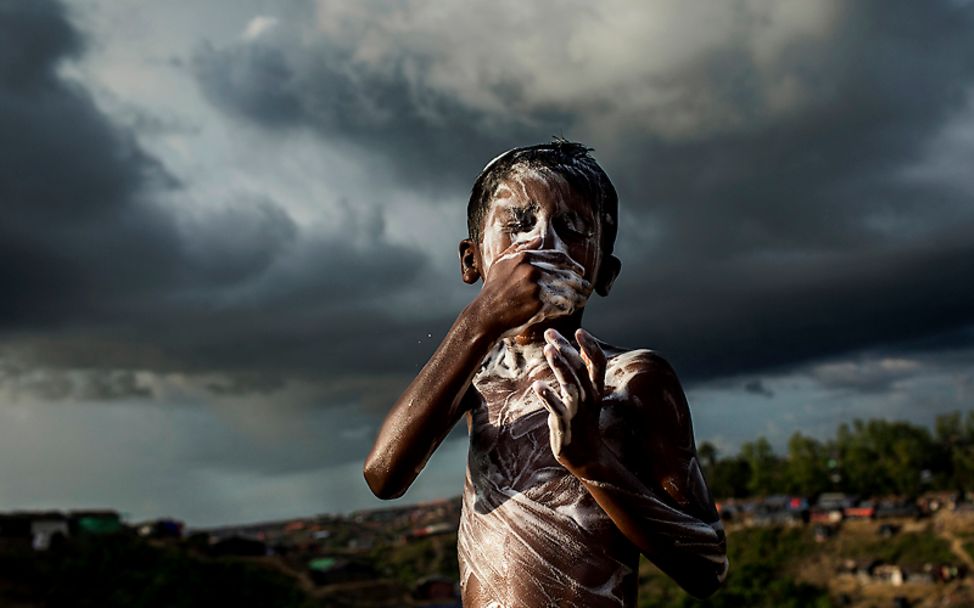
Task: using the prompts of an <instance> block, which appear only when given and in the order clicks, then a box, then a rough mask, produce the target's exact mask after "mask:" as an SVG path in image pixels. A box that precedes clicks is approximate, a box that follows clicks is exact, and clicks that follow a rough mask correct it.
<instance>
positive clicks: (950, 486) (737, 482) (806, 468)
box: [699, 411, 974, 497]
mask: <svg viewBox="0 0 974 608" xmlns="http://www.w3.org/2000/svg"><path fill="white" fill-rule="evenodd" d="M699 453H700V460H701V462H702V464H703V467H704V474H705V475H706V477H707V480H708V482H709V483H710V487H711V490H712V491H713V493H714V495H715V496H720V497H730V496H734V497H746V496H767V495H773V494H798V495H802V496H815V495H817V494H820V493H822V492H830V491H839V492H846V493H850V494H855V495H859V496H882V495H889V494H898V495H904V496H916V495H918V494H920V493H921V492H923V491H925V490H958V491H961V490H974V411H971V412H968V414H967V416H966V417H964V416H962V415H961V414H960V413H959V412H954V413H952V414H946V415H943V416H940V417H938V418H937V421H936V424H935V425H934V430H933V432H931V431H930V430H929V429H927V428H925V427H922V426H918V425H914V424H910V423H908V422H901V421H895V422H894V421H887V420H869V421H868V422H864V421H862V420H855V421H854V422H853V423H852V424H851V425H848V424H842V425H840V426H839V428H838V429H837V431H836V436H835V438H834V439H831V440H828V441H819V440H817V439H814V438H812V437H807V436H805V435H802V434H801V433H797V432H796V433H795V434H794V435H792V436H791V439H790V440H789V442H788V453H787V454H786V455H784V456H779V455H778V454H775V452H774V450H773V449H772V448H771V444H770V443H769V442H768V441H767V439H765V438H763V437H761V438H758V439H757V440H755V441H750V442H747V443H745V444H743V445H742V446H741V449H740V451H739V452H738V454H737V455H736V456H730V457H727V458H718V453H717V450H716V448H715V447H714V446H713V445H712V444H710V443H707V442H704V443H702V444H701V445H700V448H699Z"/></svg>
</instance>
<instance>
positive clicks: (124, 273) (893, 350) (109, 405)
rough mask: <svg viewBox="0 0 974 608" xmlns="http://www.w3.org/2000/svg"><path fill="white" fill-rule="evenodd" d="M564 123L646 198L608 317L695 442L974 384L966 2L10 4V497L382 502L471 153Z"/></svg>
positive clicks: (0, 354)
mask: <svg viewBox="0 0 974 608" xmlns="http://www.w3.org/2000/svg"><path fill="white" fill-rule="evenodd" d="M552 135H559V136H564V137H567V138H569V139H575V140H580V141H582V142H584V143H586V144H588V145H590V146H592V147H594V148H595V156H596V157H597V158H598V160H599V161H600V162H601V164H602V165H603V166H604V167H605V169H606V171H607V172H608V173H609V175H610V176H611V177H612V179H613V181H614V182H615V183H616V185H617V188H618V190H619V192H620V197H621V214H622V218H621V219H622V221H621V231H620V235H619V241H618V244H617V253H618V254H619V256H620V257H621V258H622V260H623V271H622V274H621V276H620V278H619V281H618V282H617V284H616V286H615V289H614V291H613V293H612V295H611V296H610V297H609V298H608V299H605V300H601V299H599V300H597V301H594V302H593V303H591V305H590V310H589V311H588V313H587V317H586V319H587V325H588V326H589V327H590V329H591V330H592V331H593V332H594V333H596V334H597V335H599V336H600V337H602V338H603V339H605V340H607V341H609V342H614V343H618V344H622V345H627V346H644V347H651V348H655V349H657V350H658V351H660V352H661V353H662V354H663V355H664V356H665V357H667V358H668V359H669V360H670V361H671V362H672V363H673V364H674V366H675V367H676V369H677V371H678V373H679V374H680V375H681V377H682V379H683V381H684V384H685V386H686V388H687V391H688V394H689V396H690V400H691V406H692V408H693V415H694V422H695V428H696V434H697V439H698V441H702V440H708V441H712V442H714V443H715V444H716V445H717V446H718V448H719V449H720V450H721V451H722V452H723V453H725V454H730V453H733V452H734V451H735V450H736V449H737V447H738V446H739V445H740V443H741V442H742V441H746V440H749V439H753V438H755V437H756V436H758V435H765V436H766V437H768V438H769V439H770V440H771V441H772V442H773V443H774V444H775V445H776V446H779V447H781V446H783V445H784V443H785V442H786V441H787V437H788V436H789V435H790V434H791V433H792V432H794V431H795V430H802V431H803V432H806V433H809V434H812V435H815V436H819V437H825V436H829V435H831V433H832V432H833V431H834V429H835V426H836V425H837V424H838V423H840V422H842V421H848V420H851V419H853V418H855V417H863V418H868V417H887V418H894V419H906V420H911V421H914V422H919V423H929V422H931V421H932V420H933V418H934V417H935V416H936V415H937V414H938V413H942V412H946V411H952V410H956V409H961V410H967V409H970V408H971V407H974V281H972V280H971V277H972V276H974V238H972V235H974V172H971V171H970V170H969V167H970V165H971V158H974V5H972V4H971V3H969V2H960V1H953V2H949V1H944V2H923V3H917V2H905V1H904V2H880V1H874V2H867V1H863V2H855V3H852V2H838V1H834V2H830V1H827V0H823V1H821V2H806V1H804V0H784V1H771V0H767V1H765V0H738V1H733V2H722V3H712V2H661V1H660V2H638V3H637V2H621V1H615V0H614V1H606V2H598V3H593V2H558V3H549V4H547V6H545V5H543V4H542V3H531V4H529V5H525V4H524V3H522V2H515V1H514V0H502V1H495V2H491V3H479V4H464V3H427V2H419V1H414V0H399V1H396V2H376V1H370V0H366V1H355V2H352V1H348V2H345V1H337V0H336V1H331V0H319V1H317V2H316V1H314V0H261V1H258V0H208V1H207V2H198V1H195V0H194V1H190V0H173V1H170V2H148V1H144V0H143V1H137V0H77V1H64V2H55V1H53V0H31V1H26V0H0V205H2V207H0V209H2V219H0V293H2V297H0V510H8V509H14V508H35V507H60V508H70V507H95V506H106V507H113V508H117V509H119V510H121V511H123V512H124V513H126V514H128V516H129V517H130V518H132V519H138V518H142V517H150V516H162V515H171V516H176V517H181V518H184V519H186V520H187V521H188V522H189V523H190V524H195V525H207V524H216V523H228V522H242V521H253V520H260V519H268V518H284V517H290V516H296V515H308V514H314V513H320V512H339V511H348V510H352V509H359V508H370V507H374V506H378V505H379V504H380V503H379V501H377V500H376V499H374V498H372V497H371V495H370V494H369V492H368V489H367V487H366V486H365V484H364V482H363V481H362V477H361V472H360V469H361V461H362V459H363V458H364V455H365V454H366V453H367V451H368V448H369V446H370V444H371V440H372V438H373V437H374V434H375V432H376V430H377V428H378V424H379V422H380V420H381V418H382V416H383V414H384V412H385V411H386V409H387V408H388V407H389V406H390V404H391V403H392V401H393V400H394V399H395V397H396V396H397V395H398V393H399V392H400V391H401V390H402V389H403V388H404V387H405V385H406V384H407V383H408V381H409V379H410V378H411V376H412V374H414V373H415V372H416V371H417V370H418V369H419V367H420V366H421V365H422V364H423V363H424V361H425V359H426V357H428V355H429V354H430V353H431V352H432V350H433V348H435V346H436V344H437V343H438V341H439V340H440V339H441V338H442V336H443V334H444V332H445V331H446V329H447V328H448V327H449V325H450V323H451V322H452V320H453V319H454V318H455V316H456V314H457V313H458V312H459V310H460V309H461V308H462V307H463V306H464V305H465V304H466V303H467V302H468V301H470V299H471V298H472V297H473V296H474V295H475V293H476V289H477V287H471V286H467V285H464V284H463V283H462V282H461V281H460V277H459V271H458V264H457V260H456V244H457V242H458V241H459V240H460V239H461V238H463V237H464V236H465V235H464V230H465V217H464V212H465V202H466V197H467V194H468V192H469V188H470V186H471V184H472V181H473V179H474V177H475V176H476V175H477V173H478V172H479V170H480V169H481V167H482V166H483V165H484V164H485V163H486V162H487V161H488V160H489V159H490V158H492V157H493V156H495V155H496V154H498V153H499V152H501V151H503V150H505V149H507V148H510V147H512V146H515V145H526V144H531V143H538V142H543V141H548V140H549V139H550V138H551V136H552ZM465 454H466V446H465V437H464V432H463V429H458V431H457V432H456V433H454V435H453V436H451V437H450V438H449V439H448V440H447V442H446V443H445V444H444V445H443V446H442V447H441V449H440V451H439V453H438V454H437V455H436V456H435V457H434V459H433V461H432V462H431V463H430V465H429V466H428V467H427V470H426V471H425V472H424V473H423V475H422V476H421V477H420V479H419V481H418V482H417V484H416V485H415V486H414V487H413V488H412V489H411V490H410V492H409V493H408V494H407V495H406V497H405V498H404V499H402V500H404V501H409V502H413V501H419V500H424V499H429V498H434V497H439V496H449V495H454V494H457V493H459V491H460V489H461V485H462V478H463V469H464V459H465Z"/></svg>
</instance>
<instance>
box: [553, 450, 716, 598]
mask: <svg viewBox="0 0 974 608" xmlns="http://www.w3.org/2000/svg"><path fill="white" fill-rule="evenodd" d="M572 473H573V474H574V475H575V476H576V477H578V478H579V479H580V480H581V481H582V483H583V484H584V485H585V487H586V489H587V490H588V492H589V493H590V494H591V495H592V497H593V498H594V499H595V501H596V502H598V503H599V506H601V507H602V509H603V511H605V512H606V514H607V515H608V516H609V517H610V518H611V519H612V521H613V522H614V523H615V524H616V527H618V528H619V530H620V531H621V532H622V533H623V534H624V535H625V536H626V537H627V538H628V539H629V540H630V542H632V543H633V544H634V545H635V546H636V547H637V548H638V549H639V550H640V552H642V553H643V554H644V555H646V557H648V558H650V559H651V560H652V561H653V562H654V563H656V564H657V565H659V566H660V567H661V568H662V569H663V570H664V571H666V572H667V574H669V575H670V576H672V577H673V578H674V580H676V581H677V582H678V583H679V584H680V585H681V586H682V587H684V589H686V590H687V591H688V592H689V593H691V594H692V595H695V596H697V597H705V596H707V595H710V594H711V593H713V591H714V590H715V589H716V588H717V587H718V586H719V585H720V583H721V582H723V579H724V576H726V573H727V557H726V541H725V537H724V529H723V525H722V524H721V522H720V519H719V518H718V519H716V520H715V521H712V522H708V521H704V520H703V519H701V518H700V517H697V516H695V515H692V514H691V513H689V512H687V511H685V510H683V509H681V508H678V507H676V506H673V504H671V502H670V501H666V500H664V499H663V498H662V497H661V495H659V494H657V493H656V492H655V491H653V490H652V489H651V488H649V487H647V486H646V484H644V483H643V482H642V481H641V480H640V479H639V478H638V477H637V476H636V475H634V474H633V473H632V472H630V471H629V470H628V469H627V468H625V467H624V466H622V464H621V463H620V462H619V461H618V459H617V458H616V457H615V456H614V455H613V454H612V453H611V452H609V451H607V450H606V451H604V453H603V454H602V455H601V456H600V457H599V458H597V459H595V460H593V461H592V463H591V464H589V465H587V466H585V467H584V468H581V469H577V470H573V471H572ZM708 506H709V507H712V505H694V508H693V511H696V512H706V511H707V510H708V509H707V507H708Z"/></svg>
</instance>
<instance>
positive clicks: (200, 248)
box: [0, 2, 425, 397]
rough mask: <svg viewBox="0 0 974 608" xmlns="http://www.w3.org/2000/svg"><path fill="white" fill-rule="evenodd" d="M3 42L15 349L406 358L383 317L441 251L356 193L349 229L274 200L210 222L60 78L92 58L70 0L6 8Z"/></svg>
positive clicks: (226, 362)
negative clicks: (391, 225) (431, 252)
mask: <svg viewBox="0 0 974 608" xmlns="http://www.w3.org/2000/svg"><path fill="white" fill-rule="evenodd" d="M0 33H2V36H0V38H2V41H3V42H2V43H0V44H2V45H3V49H5V50H6V51H9V52H4V53H3V60H2V61H3V63H2V64H0V200H3V201H4V221H3V222H2V223H0V260H2V263H0V289H2V290H3V293H4V294H5V297H4V298H3V299H2V301H0V332H3V335H4V336H5V340H6V341H7V344H19V345H20V346H21V347H22V348H23V349H24V353H27V354H28V355H29V356H30V357H32V358H33V360H34V362H35V364H36V365H38V366H41V367H44V366H47V367H52V366H54V367H60V368H62V369H90V368H99V367H102V368H105V369H145V368H150V369H158V370H160V371H166V370H172V369H187V370H195V371H199V370H213V369H224V368H226V369H228V371H233V369H232V368H233V367H238V368H240V371H241V372H245V373H247V372H251V371H253V370H260V369H261V367H262V366H263V365H265V364H266V365H268V367H270V368H272V369H277V370H280V369H282V368H286V366H287V365H296V366H301V365H304V366H312V365H314V366H318V367H317V368H318V370H319V372H320V370H321V369H322V368H321V366H327V365H328V364H329V363H334V364H336V368H340V369H348V368H355V367H356V366H357V365H359V364H360V363H362V362H365V367H369V366H371V365H375V366H378V365H382V364H383V363H388V362H389V361H392V360H395V358H396V353H395V352H393V350H392V349H390V348H389V347H388V345H384V344H383V341H382V338H383V337H384V336H387V335H390V334H394V333H395V332H396V331H401V327H402V322H401V321H400V320H398V319H395V318H392V317H390V315H389V314H388V312H387V311H386V310H385V309H386V308H387V303H388V301H390V300H391V299H394V298H395V297H396V295H397V293H398V292H399V291H401V290H403V289H404V288H408V287H410V281H411V279H412V278H413V277H414V276H415V275H416V273H418V272H421V271H422V269H423V268H424V265H425V258H424V257H423V256H422V254H420V253H419V252H418V251H416V250H415V249H412V248H410V247H407V246H404V245H398V244H394V243H391V242H390V241H389V240H388V238H387V237H386V234H385V231H384V224H383V217H382V213H381V212H380V211H376V210H370V209H369V208H367V207H361V208H359V207H356V204H357V202H355V201H352V202H348V203H346V204H345V208H346V211H345V213H344V215H343V216H342V217H339V218H337V221H336V222H335V223H334V224H333V225H329V226H319V227H312V228H306V229H299V228H298V226H297V225H296V224H295V222H294V221H293V219H292V218H291V217H290V216H289V215H288V213H287V212H286V211H285V210H284V209H283V208H282V207H281V206H280V205H278V204H277V203H275V202H274V201H272V200H270V199H267V198H266V197H264V198H260V197H255V196H251V195H240V196H234V198H233V199H232V200H229V201H227V202H226V204H225V205H224V206H223V208H222V210H217V211H205V212H204V211H202V210H201V209H202V208H198V207H197V206H196V205H194V204H193V200H192V193H190V192H187V191H186V190H185V188H184V186H183V184H181V183H180V182H179V181H178V180H177V179H176V178H174V177H173V176H172V175H170V174H169V173H168V172H167V170H166V168H165V167H164V166H163V165H162V164H161V163H160V161H158V160H157V159H156V158H154V157H153V156H152V155H150V154H148V153H147V152H146V151H145V150H144V149H143V148H142V147H141V146H140V145H139V143H138V142H137V141H136V139H135V138H134V136H133V134H132V133H131V132H130V131H128V130H127V129H125V128H122V127H121V126H119V125H117V124H115V123H114V122H113V121H112V120H110V119H109V117H107V116H106V115H105V114H103V113H102V112H101V111H100V110H99V108H98V107H97V106H96V104H95V102H94V100H93V99H92V97H91V95H90V94H89V93H88V92H86V90H85V89H84V88H82V87H81V86H80V85H79V84H78V83H76V82H74V81H69V80H67V79H65V78H64V77H62V76H61V75H60V73H59V72H58V70H57V66H58V65H59V64H60V63H61V62H63V61H71V60H74V59H77V58H78V57H79V56H80V54H81V53H82V51H83V48H84V44H83V41H82V37H81V36H80V34H79V33H78V32H77V30H76V29H75V28H74V26H73V25H72V24H71V22H70V20H69V16H68V14H67V13H66V11H65V9H64V7H63V6H62V5H61V4H59V3H56V2H35V3H30V4H22V3H3V4H0ZM24 53H26V55H25V54H24ZM212 207H213V205H207V206H206V208H208V209H209V208H212ZM319 229H320V230H319ZM370 311H371V312H375V313H376V314H375V316H372V317H371V318H368V317H366V316H364V315H366V314H368V313H369V312H370ZM397 328H399V329H397ZM376 343H377V344H379V345H380V346H378V347H373V346H370V344H376ZM312 361H313V362H314V363H311V362H312ZM51 383H52V384H51V386H52V387H53V386H55V385H56V384H59V383H58V381H57V380H56V378H54V377H53V376H52V377H51ZM60 384H61V385H63V384H64V383H63V382H62V383H60ZM62 388H63V391H62V392H64V393H65V394H73V395H75V396H81V397H83V396H84V395H85V394H87V393H85V390H87V389H83V388H78V387H72V386H67V385H65V386H62ZM102 388H105V389H106V390H107V391H108V392H111V391H110V390H108V388H106V387H102ZM130 388H131V387H130ZM52 390H53V389H52ZM95 392H103V393H105V394H108V392H105V391H103V390H101V389H98V390H96V391H95ZM136 392H137V391H136Z"/></svg>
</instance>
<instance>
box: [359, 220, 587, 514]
mask: <svg viewBox="0 0 974 608" xmlns="http://www.w3.org/2000/svg"><path fill="white" fill-rule="evenodd" d="M540 244H541V239H533V240H531V241H529V242H526V243H521V244H517V246H515V245H512V246H511V247H510V248H508V250H506V251H505V252H504V255H502V256H501V257H500V258H499V259H498V260H497V261H496V263H494V264H493V266H492V267H491V268H490V271H489V275H488V277H487V278H486V279H485V280H484V285H483V288H482V289H481V290H480V292H479V293H478V294H477V297H476V298H474V300H473V301H472V302H471V303H470V304H469V305H468V306H467V307H466V308H464V309H463V311H462V312H461V313H460V315H459V316H458V317H457V320H456V321H455V322H454V323H453V327H451V328H450V331H449V332H448V333H447V335H446V337H445V338H444V339H443V342H441V343H440V345H439V347H437V349H436V352H434V353H433V356H432V357H430V360H429V361H428V362H427V363H426V365H424V366H423V369H422V370H420V372H419V374H418V375H417V376H416V378H415V379H414V380H413V381H412V383H410V385H409V386H408V387H407V388H406V390H405V392H403V394H402V395H401V396H400V397H399V399H398V400H397V401H396V403H395V405H394V406H393V407H392V410H391V411H390V412H389V414H388V415H387V416H386V419H385V421H384V422H383V423H382V428H381V429H380V430H379V436H378V437H377V438H376V440H375V445H373V446H372V452H371V453H370V454H369V456H368V458H367V459H366V461H365V469H364V473H365V479H366V481H367V482H368V484H369V488H371V489H372V492H373V493H374V494H375V495H376V496H378V497H379V498H397V497H399V496H402V495H403V493H404V492H405V491H406V490H407V489H408V488H409V486H410V484H412V482H413V480H414V479H416V476H417V475H419V472H420V471H422V470H423V467H424V466H425V465H426V461H427V460H429V457H430V456H431V455H432V454H433V452H434V451H435V450H436V448H437V447H438V446H439V445H440V442H442V441H443V439H444V438H445V437H446V435H447V434H448V433H449V432H450V430H451V429H452V428H453V427H454V426H455V425H456V423H457V422H458V421H459V420H460V417H461V416H462V415H463V413H464V412H465V411H466V410H467V409H469V408H470V407H471V406H472V405H474V404H475V403H476V399H477V395H476V394H475V393H474V391H473V389H471V388H470V383H471V380H472V379H473V377H474V375H475V374H476V373H477V370H478V369H479V367H480V364H481V363H482V362H483V360H484V357H486V356H487V354H488V353H489V352H490V350H491V348H492V347H493V346H494V344H495V343H496V342H497V340H498V339H499V338H500V337H501V335H503V334H504V333H505V332H508V331H510V330H511V329H512V328H517V327H520V326H523V325H524V324H525V323H527V322H528V321H529V320H531V319H532V318H535V317H536V315H538V314H539V313H541V312H542V309H543V308H544V306H545V305H544V303H543V302H542V299H541V294H540V292H541V287H540V286H539V284H538V279H539V277H540V276H541V274H543V273H544V272H546V271H545V270H542V268H540V267H539V266H538V265H537V264H539V263H542V262H545V261H550V260H549V258H550V257H551V254H550V253H545V252H541V251H536V250H534V249H533V248H534V247H537V246H538V245H540ZM576 288H577V289H579V290H583V291H584V290H587V289H589V285H587V284H579V285H577V286H576Z"/></svg>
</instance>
